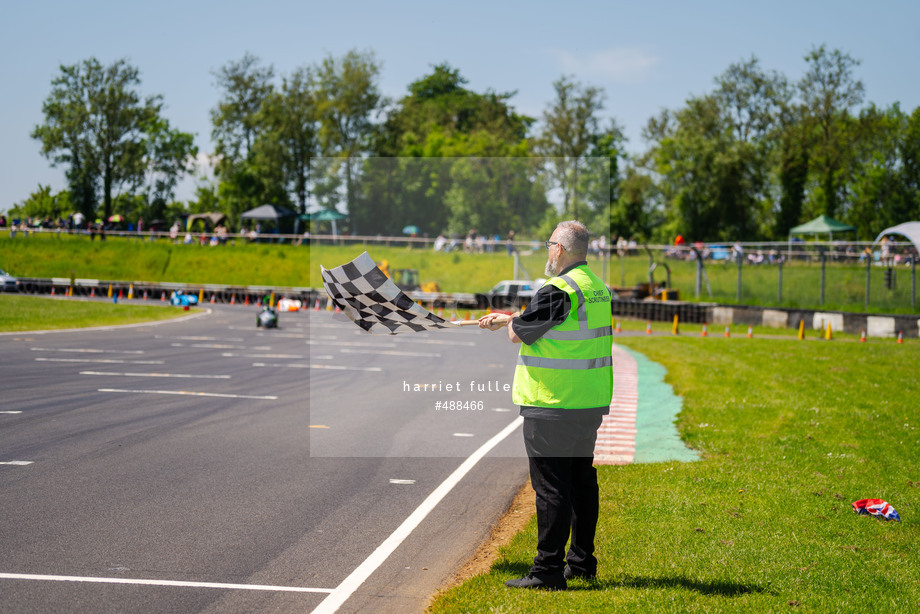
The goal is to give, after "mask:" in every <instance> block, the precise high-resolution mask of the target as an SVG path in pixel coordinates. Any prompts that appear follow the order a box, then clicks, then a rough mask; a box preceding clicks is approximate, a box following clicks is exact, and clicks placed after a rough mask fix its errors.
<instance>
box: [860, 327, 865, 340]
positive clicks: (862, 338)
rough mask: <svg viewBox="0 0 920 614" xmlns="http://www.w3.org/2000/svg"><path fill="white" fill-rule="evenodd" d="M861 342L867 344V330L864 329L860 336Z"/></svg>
mask: <svg viewBox="0 0 920 614" xmlns="http://www.w3.org/2000/svg"><path fill="white" fill-rule="evenodd" d="M859 341H860V342H861V343H865V342H866V331H865V329H863V332H862V333H860V335H859Z"/></svg>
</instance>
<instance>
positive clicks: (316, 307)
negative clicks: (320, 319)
mask: <svg viewBox="0 0 920 614" xmlns="http://www.w3.org/2000/svg"><path fill="white" fill-rule="evenodd" d="M313 311H319V299H316V303H315V304H314V305H313Z"/></svg>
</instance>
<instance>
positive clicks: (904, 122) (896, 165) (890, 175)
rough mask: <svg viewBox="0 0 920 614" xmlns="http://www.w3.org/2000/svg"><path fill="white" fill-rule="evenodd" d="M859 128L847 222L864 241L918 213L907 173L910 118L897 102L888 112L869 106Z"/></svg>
mask: <svg viewBox="0 0 920 614" xmlns="http://www.w3.org/2000/svg"><path fill="white" fill-rule="evenodd" d="M858 126H859V128H858V129H859V134H858V136H857V139H856V141H855V144H854V147H853V151H851V153H850V156H849V158H850V160H851V161H852V164H853V171H852V173H851V177H852V180H851V197H850V203H849V205H850V206H849V207H848V210H847V216H846V220H847V221H848V222H849V223H851V224H853V225H854V226H856V227H857V228H858V230H859V233H860V235H861V238H863V239H873V238H875V237H876V236H877V235H878V233H879V232H881V231H882V230H884V229H885V228H886V227H888V226H894V225H896V224H899V223H901V222H904V221H907V220H910V219H913V218H912V217H911V216H912V215H913V214H914V213H915V210H916V209H915V202H914V199H913V198H912V196H913V195H912V194H911V190H910V187H909V185H908V182H907V181H905V179H906V176H905V173H904V170H905V168H906V165H905V164H904V159H903V151H904V149H903V145H904V144H905V136H906V135H907V132H908V117H907V116H906V115H905V114H904V113H903V112H902V111H901V109H900V107H899V106H898V105H897V103H896V104H894V105H892V106H891V107H889V108H888V109H879V108H878V107H876V106H875V105H869V107H867V108H866V109H864V110H863V111H862V112H860V115H859V120H858Z"/></svg>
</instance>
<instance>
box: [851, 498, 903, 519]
mask: <svg viewBox="0 0 920 614" xmlns="http://www.w3.org/2000/svg"><path fill="white" fill-rule="evenodd" d="M853 511H854V512H856V513H857V514H867V515H872V516H876V517H878V518H884V519H885V520H901V517H900V516H898V513H897V512H896V511H894V508H893V507H891V505H889V504H888V502H887V501H882V500H881V499H860V500H859V501H854V502H853Z"/></svg>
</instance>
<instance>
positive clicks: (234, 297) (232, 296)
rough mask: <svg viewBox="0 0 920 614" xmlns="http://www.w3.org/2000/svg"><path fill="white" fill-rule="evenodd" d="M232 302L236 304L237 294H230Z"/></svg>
mask: <svg viewBox="0 0 920 614" xmlns="http://www.w3.org/2000/svg"><path fill="white" fill-rule="evenodd" d="M230 304H231V305H236V295H235V294H231V295H230Z"/></svg>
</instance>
